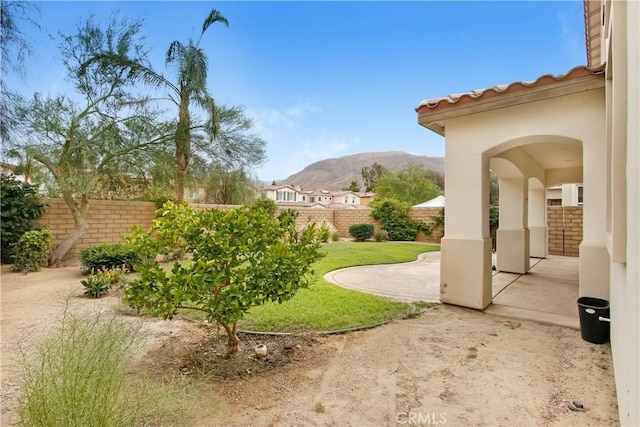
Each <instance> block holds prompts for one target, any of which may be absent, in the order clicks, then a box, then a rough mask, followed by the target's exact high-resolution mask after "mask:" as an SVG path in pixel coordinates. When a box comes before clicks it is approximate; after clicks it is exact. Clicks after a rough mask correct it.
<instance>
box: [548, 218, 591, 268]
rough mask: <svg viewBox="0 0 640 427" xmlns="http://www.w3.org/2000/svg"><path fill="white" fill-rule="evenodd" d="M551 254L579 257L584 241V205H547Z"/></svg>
mask: <svg viewBox="0 0 640 427" xmlns="http://www.w3.org/2000/svg"><path fill="white" fill-rule="evenodd" d="M547 227H548V228H549V254H550V255H564V256H574V257H577V256H578V255H579V254H580V243H582V206H547Z"/></svg>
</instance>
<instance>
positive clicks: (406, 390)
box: [0, 266, 618, 426]
mask: <svg viewBox="0 0 640 427" xmlns="http://www.w3.org/2000/svg"><path fill="white" fill-rule="evenodd" d="M82 277H83V276H82V274H81V273H80V269H79V268H78V267H67V268H60V269H44V270H43V271H41V272H38V273H31V274H28V275H22V274H20V273H14V272H10V271H8V269H7V268H6V266H3V268H2V276H1V291H2V293H1V309H2V311H1V313H0V316H1V317H0V325H1V338H2V346H1V350H2V359H1V368H2V374H1V379H2V393H1V403H2V422H1V425H2V426H9V425H11V424H12V423H13V422H15V416H16V408H17V396H18V393H19V384H20V367H19V361H20V357H21V353H20V349H21V348H22V349H24V350H25V351H27V352H28V351H29V349H30V348H31V347H32V346H33V344H34V343H35V342H37V341H38V340H39V339H40V338H41V337H43V336H46V334H47V332H49V331H50V329H51V328H52V327H54V326H55V324H56V322H57V319H58V317H57V316H59V314H60V313H61V312H62V310H63V309H64V307H65V305H66V306H67V307H68V309H71V310H99V309H108V310H116V311H117V312H118V313H120V314H122V315H123V317H126V318H134V319H135V317H134V316H131V315H130V314H127V311H126V310H124V309H123V307H122V305H121V303H120V301H119V298H118V297H117V296H108V297H105V298H101V299H98V300H94V299H89V298H86V297H84V296H82V287H81V285H80V280H81V279H82ZM142 333H143V334H144V336H145V341H144V342H145V344H144V347H143V348H142V349H141V351H140V352H139V353H138V354H137V356H136V358H135V360H134V362H133V364H132V367H131V370H132V371H133V372H137V373H142V374H145V375H155V376H161V375H177V374H182V375H189V376H191V377H195V378H196V379H197V380H198V381H203V382H204V381H206V382H207V383H208V385H209V386H210V389H212V390H214V392H213V393H214V394H215V396H214V397H215V399H212V401H213V400H219V401H220V402H222V403H221V407H224V410H222V411H219V412H217V413H216V414H214V415H212V414H211V413H210V411H207V410H206V408H202V410H200V411H198V413H196V414H194V418H193V421H192V422H191V424H192V425H196V426H227V425H228V426H244V425H247V426H248V425H251V426H315V425H321V426H396V425H455V426H458V425H474V426H475V425H562V426H566V425H575V426H585V425H607V426H611V425H617V424H618V417H617V408H616V397H615V387H614V382H613V367H612V363H611V349H610V347H609V345H595V344H590V343H588V342H585V341H583V340H581V338H580V332H579V331H577V330H572V329H567V328H562V327H558V326H548V325H541V324H538V323H534V322H527V321H519V320H513V319H507V318H503V317H498V316H493V315H489V314H483V313H481V312H477V311H474V310H467V309H462V308H457V307H452V306H442V307H439V308H438V309H435V310H431V311H429V312H427V313H425V314H423V315H421V316H420V317H417V318H413V319H409V320H402V321H395V322H392V323H390V324H388V325H385V326H382V327H379V328H376V329H371V330H367V331H362V332H356V333H351V334H347V335H335V336H309V335H307V336H302V337H285V338H277V337H275V338H273V337H272V338H266V337H256V336H243V337H241V338H242V340H243V344H244V350H243V352H242V353H241V354H239V355H237V356H236V358H235V359H234V360H233V361H231V362H225V359H222V358H220V357H219V353H220V352H221V349H222V346H223V341H222V340H223V339H224V338H223V337H221V336H219V334H218V332H217V330H216V328H212V327H209V326H202V325H197V324H195V323H192V322H188V321H185V320H174V321H170V322H164V321H161V320H154V319H147V320H145V321H144V323H143V328H142ZM257 343H265V344H266V345H267V347H268V348H269V349H270V355H269V356H268V357H267V358H264V359H256V358H255V357H254V355H253V347H254V345H255V344H257ZM224 363H227V365H224ZM573 400H579V401H581V402H582V403H583V404H584V406H585V407H586V408H587V410H586V411H584V412H573V411H571V410H569V409H568V407H567V405H568V403H569V402H571V401H573Z"/></svg>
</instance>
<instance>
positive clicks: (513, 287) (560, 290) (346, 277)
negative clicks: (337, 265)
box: [324, 252, 580, 329]
mask: <svg viewBox="0 0 640 427" xmlns="http://www.w3.org/2000/svg"><path fill="white" fill-rule="evenodd" d="M531 265H532V268H531V270H530V271H529V273H528V274H525V275H521V274H513V273H505V272H498V271H496V272H494V274H493V280H492V283H493V289H492V293H493V303H492V304H491V305H490V306H489V307H488V308H487V309H486V310H485V312H487V313H492V314H497V315H501V316H507V317H513V318H519V319H526V320H534V321H537V322H541V323H548V324H555V325H561V326H565V327H570V328H576V329H579V328H580V323H579V320H578V307H577V299H578V258H571V257H557V256H552V257H549V258H545V259H540V258H532V260H531ZM324 277H325V279H326V280H327V281H329V282H331V283H334V284H336V285H338V286H342V287H345V288H349V289H354V290H358V291H361V292H367V293H371V294H374V295H379V296H383V297H387V298H392V299H395V300H398V301H404V302H416V301H428V302H439V301H440V252H427V253H424V254H422V255H420V256H419V257H418V260H417V261H414V262H408V263H403V264H389V265H371V266H363V267H351V268H345V269H341V270H336V271H332V272H330V273H327V274H326V275H325V276H324Z"/></svg>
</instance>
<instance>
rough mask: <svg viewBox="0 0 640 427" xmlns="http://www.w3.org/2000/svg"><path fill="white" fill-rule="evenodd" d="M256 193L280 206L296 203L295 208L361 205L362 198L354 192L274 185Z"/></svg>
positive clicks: (260, 189)
mask: <svg viewBox="0 0 640 427" xmlns="http://www.w3.org/2000/svg"><path fill="white" fill-rule="evenodd" d="M256 193H257V195H258V197H261V198H264V199H270V200H273V201H274V202H276V203H278V204H282V203H295V206H303V205H308V206H313V205H315V204H320V205H322V206H325V207H337V206H342V205H348V206H359V205H360V196H359V195H358V194H357V193H354V192H353V191H331V190H302V188H301V187H294V186H292V185H272V186H269V187H264V188H259V189H257V191H256ZM332 205H333V206H332Z"/></svg>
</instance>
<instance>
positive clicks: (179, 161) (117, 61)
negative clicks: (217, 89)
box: [82, 9, 229, 203]
mask: <svg viewBox="0 0 640 427" xmlns="http://www.w3.org/2000/svg"><path fill="white" fill-rule="evenodd" d="M216 22H220V23H222V24H224V25H225V26H226V27H228V26H229V22H228V21H227V18H225V17H224V16H222V14H221V13H220V12H218V11H217V10H216V9H211V12H210V13H209V16H207V18H206V19H205V20H204V22H203V24H202V31H201V33H200V37H199V38H198V40H197V41H195V42H194V40H193V39H191V38H190V39H189V40H188V42H187V44H183V43H181V42H180V41H177V40H176V41H173V42H172V43H171V44H170V45H169V49H168V50H167V54H166V58H165V64H166V65H167V66H168V67H170V68H173V69H174V71H175V75H176V77H177V82H175V83H174V82H172V81H171V80H170V79H169V78H167V77H165V76H164V75H162V74H161V73H158V72H156V71H155V70H153V68H151V66H149V65H148V64H144V63H141V62H139V61H136V60H133V59H130V58H129V57H127V56H126V55H123V54H121V53H120V52H113V51H112V52H103V53H100V54H98V55H95V56H94V57H93V58H91V59H90V60H88V61H87V62H85V64H83V67H82V68H83V70H86V69H87V68H88V67H89V66H90V65H91V64H92V63H95V62H99V63H104V64H109V66H112V67H120V68H123V69H126V70H127V71H128V78H130V79H132V80H133V79H139V80H142V81H144V82H145V83H147V84H151V85H153V86H155V87H159V88H167V89H168V90H169V92H170V93H169V95H168V98H167V99H168V100H170V101H171V102H172V103H173V104H175V106H176V107H177V108H178V121H177V124H176V127H175V133H174V134H173V135H172V137H173V139H174V142H175V156H176V166H177V174H176V201H177V202H178V203H182V201H183V200H184V189H185V182H186V177H187V171H188V169H189V162H190V161H191V143H192V132H193V131H194V130H202V131H204V132H205V134H206V135H207V136H209V138H210V139H211V140H213V139H215V138H216V136H217V133H218V129H219V125H218V121H217V120H216V118H217V115H218V112H217V109H216V104H215V102H214V99H213V96H211V94H210V93H209V91H208V89H207V68H208V60H207V56H206V54H205V53H204V50H203V49H202V48H200V42H201V41H202V37H203V36H204V33H205V32H206V31H207V29H209V27H210V26H211V25H213V24H214V23H216ZM150 100H151V99H144V100H141V101H139V102H141V103H145V102H147V101H150ZM192 104H194V105H195V106H197V107H199V108H200V109H202V110H204V112H205V114H206V115H207V119H206V121H205V122H204V123H197V124H193V123H192V120H191V119H192V116H191V105H192Z"/></svg>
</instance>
